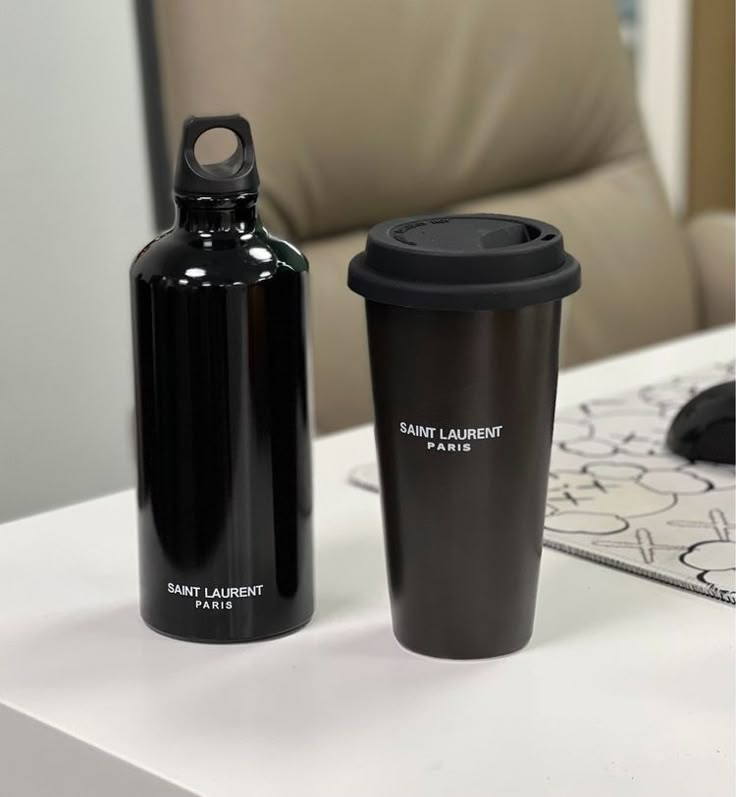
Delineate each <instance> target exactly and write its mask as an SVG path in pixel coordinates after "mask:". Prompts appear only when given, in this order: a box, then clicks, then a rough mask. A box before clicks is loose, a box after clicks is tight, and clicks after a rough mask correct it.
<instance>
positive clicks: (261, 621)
mask: <svg viewBox="0 0 736 797" xmlns="http://www.w3.org/2000/svg"><path fill="white" fill-rule="evenodd" d="M218 128H224V129H225V130H229V131H231V132H232V133H233V134H234V135H235V137H236V139H237V147H236V150H235V152H234V153H233V154H232V155H231V156H230V157H229V158H227V159H226V160H224V161H222V162H220V163H216V164H202V163H200V162H199V161H198V160H197V158H196V156H195V150H194V146H195V143H196V141H197V139H198V138H199V137H200V136H201V135H202V134H203V133H205V132H207V131H209V130H211V129H218ZM174 193H175V200H176V206H177V218H176V222H175V224H174V227H173V228H172V229H171V230H169V231H168V232H166V233H164V234H163V235H161V236H160V237H158V238H156V240H154V241H153V242H152V243H150V244H149V245H148V246H146V247H145V248H144V249H143V251H142V252H141V253H140V254H139V255H138V257H137V258H136V260H135V262H134V263H133V266H132V268H131V289H132V306H133V338H134V361H135V381H136V410H137V425H138V509H139V552H140V584H141V614H142V617H143V619H144V621H145V622H146V623H147V624H148V625H149V626H150V627H151V628H153V629H155V630H156V631H159V632H161V633H164V634H167V635H170V636H173V637H178V638H181V639H187V640H192V641H200V642H240V641H247V640H253V639H260V638H263V637H269V636H275V635H277V634H282V633H285V632H287V631H291V630H294V629H296V628H298V627H300V626H302V625H304V624H305V623H306V622H308V620H309V618H310V616H311V614H312V606H313V584H312V535H311V514H312V495H311V465H310V426H309V408H308V393H309V391H308V385H307V366H306V359H307V357H306V355H307V335H306V297H305V289H306V279H307V261H306V259H305V258H304V256H303V255H302V254H301V253H300V252H299V251H297V250H296V249H295V248H294V247H293V246H291V245H290V244H288V243H286V242H285V241H282V240H279V239H277V238H275V237H274V236H272V235H270V234H269V233H268V232H267V231H266V230H265V229H264V228H263V226H262V225H261V223H260V221H259V219H258V214H257V210H256V200H257V196H258V173H257V170H256V163H255V155H254V151H253V142H252V139H251V133H250V127H249V125H248V122H247V121H246V120H245V119H243V118H242V117H240V116H219V117H207V118H195V117H192V118H190V119H188V120H187V121H186V122H185V123H184V128H183V135H182V142H181V149H180V153H179V159H178V164H177V171H176V179H175V186H174Z"/></svg>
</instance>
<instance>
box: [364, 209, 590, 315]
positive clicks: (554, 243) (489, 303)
mask: <svg viewBox="0 0 736 797" xmlns="http://www.w3.org/2000/svg"><path fill="white" fill-rule="evenodd" d="M348 286H349V287H350V288H351V290H353V291H355V292H356V293H359V294H361V295H362V296H364V297H365V298H366V299H368V300H370V301H374V302H381V303H383V304H393V305H398V306H400V307H410V308H416V309H427V310H511V309H515V308H518V307H524V306H526V305H531V304H540V303H542V302H551V301H556V300H558V299H562V298H564V297H565V296H569V295H570V294H571V293H574V292H575V291H576V290H578V288H579V287H580V266H579V265H578V263H577V261H576V260H575V259H574V258H573V257H572V256H571V255H569V254H568V253H567V252H565V248H564V245H563V241H562V235H561V233H560V231H559V230H558V229H557V228H556V227H553V226H552V225H550V224H546V223H545V222H542V221H536V220H535V219H527V218H523V217H521V216H502V215H497V214H487V213H481V214H475V215H458V216H455V215H451V216H439V215H438V216H415V217H412V218H405V219H393V220H392V221H386V222H383V223H381V224H377V225H376V226H375V227H373V228H372V229H371V230H370V231H369V233H368V241H367V243H366V248H365V251H364V252H361V253H360V254H358V255H356V256H355V257H354V258H353V259H352V261H351V262H350V268H349V271H348Z"/></svg>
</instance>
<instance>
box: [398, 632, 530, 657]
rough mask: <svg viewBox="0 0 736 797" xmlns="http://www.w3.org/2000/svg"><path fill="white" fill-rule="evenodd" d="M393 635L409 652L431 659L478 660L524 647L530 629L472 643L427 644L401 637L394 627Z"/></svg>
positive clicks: (528, 637) (527, 640)
mask: <svg viewBox="0 0 736 797" xmlns="http://www.w3.org/2000/svg"><path fill="white" fill-rule="evenodd" d="M394 637H395V639H396V641H397V642H398V643H399V645H401V647H402V648H404V649H405V650H408V651H409V652H410V653H416V654H418V655H420V656H427V657H428V658H432V659H446V660H450V661H479V660H483V659H497V658H500V657H502V656H508V655H511V654H512V653H517V652H518V651H520V650H522V649H523V648H525V647H526V646H527V645H528V644H529V641H530V640H531V638H532V632H531V630H530V631H529V632H528V633H527V634H525V635H523V636H521V637H518V638H516V639H513V640H511V639H507V640H504V641H503V642H498V641H495V642H490V641H488V642H480V641H478V642H477V643H475V644H472V645H459V644H447V645H427V644H422V643H421V642H417V641H415V640H414V641H410V640H408V639H402V638H401V637H400V636H399V634H397V633H396V630H395V629H394Z"/></svg>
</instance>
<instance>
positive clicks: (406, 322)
mask: <svg viewBox="0 0 736 797" xmlns="http://www.w3.org/2000/svg"><path fill="white" fill-rule="evenodd" d="M348 284H349V286H350V288H351V289H352V290H354V291H356V292H357V293H359V294H361V295H362V296H364V297H365V299H366V313H367V322H368V342H369V350H370V364H371V376H372V385H373V402H374V409H375V430H376V443H377V448H378V464H379V473H380V482H381V500H382V504H383V519H384V531H385V540H386V559H387V569H388V578H389V590H390V595H391V610H392V616H393V626H394V632H395V634H396V637H397V639H398V640H399V642H401V643H402V644H403V645H404V646H405V647H407V648H409V649H411V650H414V651H416V652H418V653H424V654H427V655H431V656H439V657H443V658H453V659H465V658H485V657H490V656H497V655H501V654H504V653H510V652H512V651H514V650H517V649H519V648H521V647H523V646H524V645H525V644H526V643H527V642H528V640H529V638H530V636H531V633H532V626H533V621H534V607H535V602H536V592H537V581H538V574H539V563H540V557H541V549H542V528H543V525H544V509H545V500H546V492H547V478H548V470H549V458H550V447H551V442H552V424H553V418H554V410H555V395H556V389H557V371H558V346H559V332H560V307H561V300H562V298H563V297H565V296H568V295H569V294H571V293H573V292H574V291H576V290H577V289H578V288H579V286H580V267H579V265H578V263H577V262H576V261H575V260H574V259H573V258H572V257H571V256H570V255H569V254H567V253H566V252H565V250H564V246H563V241H562V236H561V234H560V232H559V230H557V229H556V228H555V227H552V226H551V225H549V224H545V223H543V222H540V221H535V220H533V219H526V218H520V217H513V216H500V215H486V214H479V215H472V216H471V215H467V216H419V217H415V218H407V219H397V220H393V221H388V222H385V223H382V224H379V225H377V226H375V227H374V228H373V229H372V230H371V231H370V232H369V234H368V241H367V245H366V249H365V251H364V252H362V253H360V254H358V255H356V257H354V258H353V260H352V261H351V263H350V269H349V276H348Z"/></svg>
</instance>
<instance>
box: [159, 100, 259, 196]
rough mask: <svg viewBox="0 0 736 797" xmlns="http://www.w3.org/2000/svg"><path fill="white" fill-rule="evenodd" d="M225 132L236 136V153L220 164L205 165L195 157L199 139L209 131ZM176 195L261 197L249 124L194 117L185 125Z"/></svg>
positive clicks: (225, 118)
mask: <svg viewBox="0 0 736 797" xmlns="http://www.w3.org/2000/svg"><path fill="white" fill-rule="evenodd" d="M217 128H224V129H225V130H230V131H231V132H233V133H234V134H235V137H236V139H237V146H236V148H235V152H233V154H232V155H231V156H230V157H229V158H227V159H226V160H224V161H221V162H220V163H208V164H203V163H200V162H199V161H198V160H197V157H196V155H195V154H194V145H195V144H196V143H197V139H198V138H199V137H200V136H201V135H202V134H203V133H206V132H207V131H208V130H215V129H217ZM174 193H175V194H178V195H184V196H206V197H217V196H232V195H235V194H257V193H258V170H257V169H256V153H255V150H254V148H253V137H252V136H251V132H250V125H249V124H248V122H247V120H246V119H244V118H243V117H242V116H240V115H239V114H235V115H233V116H190V117H189V118H188V119H186V120H185V121H184V125H183V127H182V134H181V147H180V148H179V159H178V160H177V164H176V177H175V178H174Z"/></svg>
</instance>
